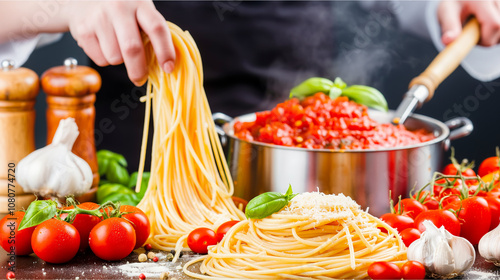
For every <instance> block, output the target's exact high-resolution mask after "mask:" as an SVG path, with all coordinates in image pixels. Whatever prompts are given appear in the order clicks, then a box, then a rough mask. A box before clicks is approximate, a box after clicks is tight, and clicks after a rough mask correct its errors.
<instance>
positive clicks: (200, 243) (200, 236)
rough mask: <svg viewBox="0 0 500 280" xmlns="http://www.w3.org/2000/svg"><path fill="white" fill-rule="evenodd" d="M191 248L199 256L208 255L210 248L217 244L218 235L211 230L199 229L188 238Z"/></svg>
mask: <svg viewBox="0 0 500 280" xmlns="http://www.w3.org/2000/svg"><path fill="white" fill-rule="evenodd" d="M187 244H188V246H189V248H190V249H191V250H192V251H193V252H195V253H198V254H206V253H208V246H210V245H215V244H217V235H216V234H215V232H214V231H213V230H211V229H209V228H204V227H201V228H197V229H195V230H193V231H191V233H189V235H188V238H187Z"/></svg>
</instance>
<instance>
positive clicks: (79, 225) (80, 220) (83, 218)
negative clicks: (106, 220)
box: [61, 202, 101, 251]
mask: <svg viewBox="0 0 500 280" xmlns="http://www.w3.org/2000/svg"><path fill="white" fill-rule="evenodd" d="M78 207H80V208H82V209H85V210H94V209H97V208H99V204H96V203H94V202H85V203H82V204H80V205H78ZM73 208H75V207H74V206H70V207H65V208H64V209H73ZM66 216H68V214H67V213H63V214H61V219H65V218H66ZM100 221H101V218H99V217H96V216H92V215H87V214H78V215H76V217H75V219H74V220H73V222H72V223H71V224H72V225H73V226H74V227H75V228H76V229H77V230H78V233H79V234H80V251H85V250H86V249H87V248H88V247H89V235H90V231H91V230H92V228H94V226H95V225H97V224H98V223H99V222H100Z"/></svg>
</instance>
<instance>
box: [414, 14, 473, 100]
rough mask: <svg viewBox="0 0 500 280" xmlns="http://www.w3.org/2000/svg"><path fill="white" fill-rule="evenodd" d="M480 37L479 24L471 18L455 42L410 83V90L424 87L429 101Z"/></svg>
mask: <svg viewBox="0 0 500 280" xmlns="http://www.w3.org/2000/svg"><path fill="white" fill-rule="evenodd" d="M479 37H480V28H479V22H478V21H477V19H476V18H472V19H470V20H469V22H467V24H466V25H465V26H464V28H463V30H462V33H461V34H460V35H459V36H458V38H457V39H455V41H453V42H452V43H450V44H449V45H448V46H447V47H446V48H444V49H443V50H442V51H441V52H440V53H439V54H438V55H437V56H436V58H434V60H433V61H432V62H431V64H430V65H429V66H428V67H427V68H426V69H425V71H424V72H422V73H421V74H420V75H418V76H417V77H415V78H413V80H411V82H410V88H411V87H412V86H414V85H424V86H426V87H427V89H428V90H429V96H428V97H427V99H426V101H429V100H430V99H431V98H432V96H433V95H434V91H435V90H436V88H437V87H438V86H439V84H441V82H442V81H443V80H444V79H446V78H447V77H448V76H449V75H450V74H451V73H452V72H453V71H455V69H457V67H458V65H460V62H462V60H463V59H464V58H465V57H466V56H467V54H468V53H469V52H470V51H471V50H472V48H474V46H476V45H477V43H478V42H479Z"/></svg>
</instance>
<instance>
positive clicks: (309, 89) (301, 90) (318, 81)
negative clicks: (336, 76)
mask: <svg viewBox="0 0 500 280" xmlns="http://www.w3.org/2000/svg"><path fill="white" fill-rule="evenodd" d="M331 87H333V82H332V81H330V80H328V79H325V78H318V77H313V78H309V79H307V80H305V81H304V82H302V83H301V84H299V85H298V86H296V87H294V88H292V90H291V91H290V98H292V97H298V98H304V97H307V96H310V95H313V94H315V93H317V92H324V93H328V92H329V91H330V88H331Z"/></svg>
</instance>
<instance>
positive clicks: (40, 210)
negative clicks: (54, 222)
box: [18, 200, 57, 230]
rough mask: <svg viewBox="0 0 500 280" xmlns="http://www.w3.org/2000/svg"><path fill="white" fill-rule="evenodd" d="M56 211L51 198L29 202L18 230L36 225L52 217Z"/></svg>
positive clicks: (54, 203)
mask: <svg viewBox="0 0 500 280" xmlns="http://www.w3.org/2000/svg"><path fill="white" fill-rule="evenodd" d="M56 213H57V203H56V202H55V201H52V200H36V201H33V202H31V204H30V206H29V207H28V209H26V214H24V217H23V220H22V221H21V224H20V225H19V228H18V230H23V229H25V228H30V227H33V226H37V225H39V224H41V223H43V222H45V221H47V220H50V219H52V218H54V216H55V215H56Z"/></svg>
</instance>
